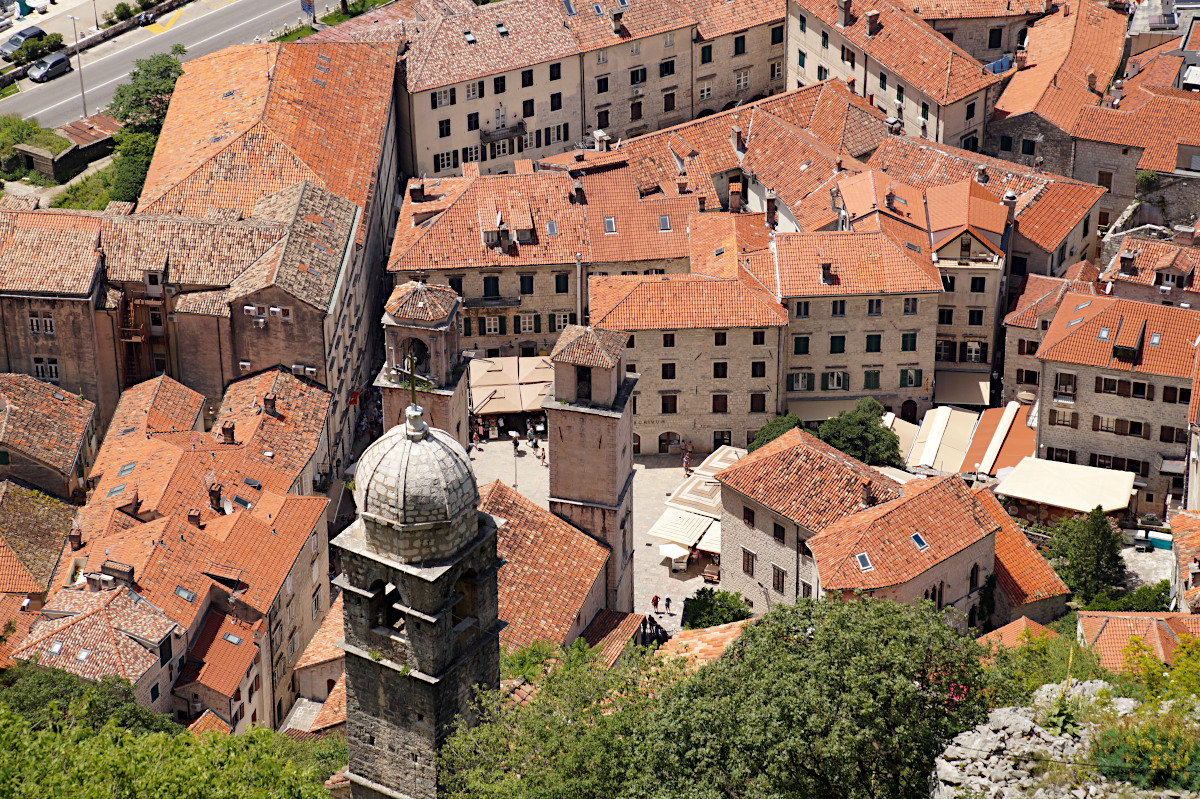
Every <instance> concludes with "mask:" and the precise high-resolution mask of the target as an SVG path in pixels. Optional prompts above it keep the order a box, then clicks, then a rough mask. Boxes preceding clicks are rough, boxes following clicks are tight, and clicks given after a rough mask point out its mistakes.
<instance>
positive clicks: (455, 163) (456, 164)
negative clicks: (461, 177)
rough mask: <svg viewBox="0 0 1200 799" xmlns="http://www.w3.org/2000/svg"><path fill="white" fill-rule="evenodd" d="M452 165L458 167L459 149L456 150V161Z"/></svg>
mask: <svg viewBox="0 0 1200 799" xmlns="http://www.w3.org/2000/svg"><path fill="white" fill-rule="evenodd" d="M452 166H453V167H454V168H455V169H458V150H455V151H454V163H453V164H452Z"/></svg>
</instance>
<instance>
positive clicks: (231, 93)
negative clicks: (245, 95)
mask: <svg viewBox="0 0 1200 799" xmlns="http://www.w3.org/2000/svg"><path fill="white" fill-rule="evenodd" d="M236 92H237V89H230V90H229V91H227V92H225V93H224V94H222V95H221V98H222V99H224V100H228V99H229V98H230V97H233V95H234V94H235V93H236Z"/></svg>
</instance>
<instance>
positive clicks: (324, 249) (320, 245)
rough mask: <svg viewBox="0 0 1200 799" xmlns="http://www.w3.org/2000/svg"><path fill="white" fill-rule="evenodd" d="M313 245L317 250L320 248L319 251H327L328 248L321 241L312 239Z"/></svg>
mask: <svg viewBox="0 0 1200 799" xmlns="http://www.w3.org/2000/svg"><path fill="white" fill-rule="evenodd" d="M313 246H314V247H316V248H317V249H318V250H320V251H321V252H329V248H328V247H326V246H325V245H324V244H322V243H321V242H319V241H314V242H313Z"/></svg>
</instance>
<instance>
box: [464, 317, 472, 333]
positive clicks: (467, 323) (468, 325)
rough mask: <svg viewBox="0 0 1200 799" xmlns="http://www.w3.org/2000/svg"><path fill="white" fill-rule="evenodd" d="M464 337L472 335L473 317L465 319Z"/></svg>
mask: <svg viewBox="0 0 1200 799" xmlns="http://www.w3.org/2000/svg"><path fill="white" fill-rule="evenodd" d="M463 335H464V336H469V335H471V317H469V316H464V317H463Z"/></svg>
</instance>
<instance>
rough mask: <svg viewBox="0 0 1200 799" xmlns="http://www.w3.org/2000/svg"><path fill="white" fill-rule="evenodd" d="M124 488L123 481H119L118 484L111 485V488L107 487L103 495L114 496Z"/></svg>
mask: <svg viewBox="0 0 1200 799" xmlns="http://www.w3.org/2000/svg"><path fill="white" fill-rule="evenodd" d="M124 490H125V483H121V484H120V485H119V486H113V487H112V488H110V489H108V493H107V494H105V495H104V496H105V497H115V496H116V495H117V494H120V493H121V492H122V491H124Z"/></svg>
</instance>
